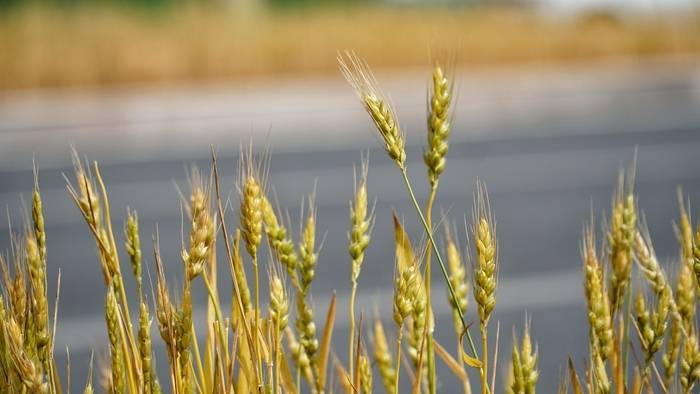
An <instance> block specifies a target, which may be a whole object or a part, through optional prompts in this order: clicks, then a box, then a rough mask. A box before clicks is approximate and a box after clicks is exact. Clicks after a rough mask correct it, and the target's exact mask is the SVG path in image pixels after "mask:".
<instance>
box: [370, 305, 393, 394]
mask: <svg viewBox="0 0 700 394" xmlns="http://www.w3.org/2000/svg"><path fill="white" fill-rule="evenodd" d="M374 361H375V362H376V363H377V369H378V370H379V377H380V378H381V380H382V385H383V386H384V390H385V391H386V392H387V393H390V392H391V391H392V390H393V388H394V381H395V380H396V369H394V361H393V360H392V357H391V352H390V351H389V342H388V341H387V338H386V334H385V332H384V326H383V325H382V322H381V320H379V319H376V320H375V321H374Z"/></svg>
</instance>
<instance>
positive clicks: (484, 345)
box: [481, 325, 489, 394]
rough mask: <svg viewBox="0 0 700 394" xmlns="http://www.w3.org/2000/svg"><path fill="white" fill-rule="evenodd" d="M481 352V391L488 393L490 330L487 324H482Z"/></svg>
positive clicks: (484, 393)
mask: <svg viewBox="0 0 700 394" xmlns="http://www.w3.org/2000/svg"><path fill="white" fill-rule="evenodd" d="M481 353H482V354H483V360H482V361H481V362H482V364H483V367H482V368H481V393H482V394H488V392H489V375H488V370H489V331H488V329H487V328H486V326H485V325H482V326H481Z"/></svg>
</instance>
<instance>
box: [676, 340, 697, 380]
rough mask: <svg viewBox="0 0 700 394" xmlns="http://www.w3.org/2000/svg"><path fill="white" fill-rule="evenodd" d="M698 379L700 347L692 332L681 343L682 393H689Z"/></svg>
mask: <svg viewBox="0 0 700 394" xmlns="http://www.w3.org/2000/svg"><path fill="white" fill-rule="evenodd" d="M698 379H700V349H698V339H697V337H696V336H695V335H694V334H693V335H690V336H689V337H688V339H686V341H685V344H684V345H683V355H682V357H681V370H680V382H681V389H682V390H683V393H690V392H691V390H692V389H693V386H694V385H695V383H696V382H697V381H698Z"/></svg>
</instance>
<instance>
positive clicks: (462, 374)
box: [433, 341, 469, 381]
mask: <svg viewBox="0 0 700 394" xmlns="http://www.w3.org/2000/svg"><path fill="white" fill-rule="evenodd" d="M433 343H434V344H435V353H437V355H438V356H439V357H440V358H441V359H442V361H443V362H444V363H445V364H446V365H447V366H448V367H449V368H450V371H452V373H453V374H454V375H455V376H456V377H457V378H458V379H459V380H462V381H464V380H467V379H469V377H468V376H467V373H466V371H464V368H462V364H461V363H460V362H459V361H457V360H455V359H454V357H452V355H450V353H449V352H448V351H447V350H445V348H444V347H442V345H440V343H438V341H434V342H433Z"/></svg>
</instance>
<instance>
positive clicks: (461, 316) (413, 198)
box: [400, 167, 483, 369]
mask: <svg viewBox="0 0 700 394" xmlns="http://www.w3.org/2000/svg"><path fill="white" fill-rule="evenodd" d="M400 170H401V175H402V176H403V181H404V183H405V184H406V189H408V195H409V197H411V202H413V206H414V207H415V209H416V212H417V213H418V217H419V218H420V220H421V223H422V224H423V227H424V228H425V231H426V233H428V240H429V241H430V246H431V247H432V249H433V252H434V253H435V257H436V258H437V260H438V263H440V270H441V271H442V275H443V277H444V278H445V283H446V284H447V289H448V291H449V293H450V297H451V298H452V300H453V301H454V303H455V305H456V309H457V313H458V314H459V320H460V321H461V322H462V328H464V333H465V334H466V335H467V340H468V342H469V347H470V350H471V352H472V356H473V357H474V358H478V356H477V353H476V346H474V340H473V339H472V335H471V333H470V332H469V326H468V325H467V323H466V322H465V321H464V313H463V312H462V308H461V307H460V306H459V303H458V301H457V296H456V295H455V289H454V288H453V287H452V283H450V280H449V275H448V274H447V268H445V263H444V262H443V260H442V256H441V255H440V251H439V250H438V248H437V246H436V244H435V238H434V237H433V232H432V229H431V228H430V226H429V225H428V222H426V220H425V216H423V212H422V211H421V209H420V205H418V200H416V196H415V194H414V193H413V188H412V187H411V182H410V181H409V180H408V172H407V171H406V168H405V167H400ZM482 369H483V366H482Z"/></svg>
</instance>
